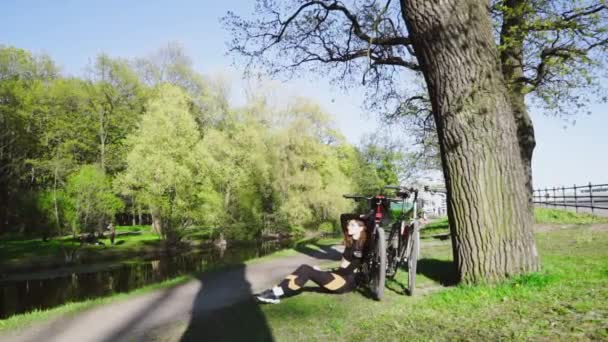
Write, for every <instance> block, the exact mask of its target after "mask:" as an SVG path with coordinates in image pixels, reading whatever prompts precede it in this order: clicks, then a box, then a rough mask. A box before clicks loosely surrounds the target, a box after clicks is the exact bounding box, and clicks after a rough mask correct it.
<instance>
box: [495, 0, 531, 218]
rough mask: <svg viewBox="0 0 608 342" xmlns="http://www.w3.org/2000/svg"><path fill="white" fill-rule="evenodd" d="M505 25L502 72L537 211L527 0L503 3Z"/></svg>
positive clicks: (529, 187)
mask: <svg viewBox="0 0 608 342" xmlns="http://www.w3.org/2000/svg"><path fill="white" fill-rule="evenodd" d="M504 5H505V7H506V8H505V10H504V11H503V12H504V13H505V14H504V17H503V23H502V27H501V30H500V38H501V41H500V45H501V47H502V48H501V53H500V61H501V65H502V73H503V76H504V79H505V81H506V82H507V86H508V88H509V93H510V96H511V105H512V106H513V117H514V118H515V123H516V124H517V138H518V140H519V148H520V151H521V158H522V161H523V163H524V171H525V173H526V186H527V187H528V202H529V207H530V211H531V212H533V210H534V198H533V189H534V188H533V185H532V153H533V152H534V147H536V140H535V138H534V127H533V125H532V119H531V118H530V115H529V114H528V110H527V108H526V103H525V89H524V87H525V84H524V82H523V81H522V79H523V76H524V67H523V65H524V64H523V62H524V53H523V51H524V39H525V31H524V30H523V29H522V27H523V26H524V24H525V20H526V19H525V18H526V12H527V11H528V7H529V6H528V5H527V0H507V1H505V3H504Z"/></svg>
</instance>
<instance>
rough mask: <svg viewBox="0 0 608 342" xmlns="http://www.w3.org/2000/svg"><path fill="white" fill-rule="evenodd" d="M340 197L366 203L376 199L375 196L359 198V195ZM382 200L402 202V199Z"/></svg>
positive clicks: (387, 198)
mask: <svg viewBox="0 0 608 342" xmlns="http://www.w3.org/2000/svg"><path fill="white" fill-rule="evenodd" d="M342 197H344V198H348V199H354V200H366V201H371V200H373V199H375V198H376V197H375V196H371V197H367V196H361V195H342ZM383 199H386V200H389V201H391V202H401V201H403V198H390V197H383Z"/></svg>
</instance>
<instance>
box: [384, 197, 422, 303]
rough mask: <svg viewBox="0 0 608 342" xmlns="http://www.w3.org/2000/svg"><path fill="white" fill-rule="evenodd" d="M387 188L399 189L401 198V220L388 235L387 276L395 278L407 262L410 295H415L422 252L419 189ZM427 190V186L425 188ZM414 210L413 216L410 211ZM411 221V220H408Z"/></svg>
mask: <svg viewBox="0 0 608 342" xmlns="http://www.w3.org/2000/svg"><path fill="white" fill-rule="evenodd" d="M385 188H386V189H391V190H397V196H398V197H399V198H401V204H402V207H401V214H400V220H399V221H397V222H396V223H395V224H393V226H392V228H391V231H390V233H389V237H388V248H387V251H386V254H387V269H386V276H387V277H388V278H390V279H392V278H394V277H395V275H396V274H397V271H398V270H399V267H401V266H402V264H404V263H406V264H407V273H408V277H407V281H408V283H407V290H408V293H409V295H410V296H413V295H414V289H415V287H416V268H417V265H418V256H419V254H420V219H419V218H418V207H417V202H418V189H414V188H409V189H408V188H404V187H399V186H387V187H385ZM425 191H427V188H425ZM412 195H413V199H412V207H411V209H409V210H406V209H405V203H406V200H407V199H409V198H410V197H411V196H412ZM410 210H411V212H412V215H411V217H408V213H409V212H410ZM408 221H409V222H408Z"/></svg>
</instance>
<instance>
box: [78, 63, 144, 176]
mask: <svg viewBox="0 0 608 342" xmlns="http://www.w3.org/2000/svg"><path fill="white" fill-rule="evenodd" d="M86 89H87V93H88V101H89V106H90V111H91V112H92V113H93V114H94V115H95V118H94V121H93V122H92V127H95V129H96V131H97V142H98V151H99V152H98V156H99V157H98V160H99V163H100V165H101V168H102V170H104V172H106V171H109V172H110V173H112V174H113V173H115V172H117V171H120V170H121V169H123V168H124V160H125V155H126V150H125V149H124V144H123V142H124V139H125V137H126V135H127V134H128V133H129V132H131V131H132V130H133V129H134V128H135V125H136V123H137V121H138V120H139V118H140V116H141V114H142V113H143V105H144V103H145V101H146V96H147V94H146V92H145V89H144V88H143V87H142V86H141V85H140V83H139V79H138V77H137V75H136V74H135V72H134V71H133V70H131V67H130V65H129V63H128V62H127V61H126V60H121V59H113V58H110V57H109V56H107V55H105V54H101V55H99V56H98V57H97V59H96V60H95V63H94V64H93V65H92V67H91V68H90V70H89V82H88V84H87V87H86Z"/></svg>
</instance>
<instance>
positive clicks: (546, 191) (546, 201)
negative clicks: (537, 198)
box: [545, 187, 549, 207]
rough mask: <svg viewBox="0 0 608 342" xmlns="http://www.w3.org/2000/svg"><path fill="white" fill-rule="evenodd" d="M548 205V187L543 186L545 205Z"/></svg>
mask: <svg viewBox="0 0 608 342" xmlns="http://www.w3.org/2000/svg"><path fill="white" fill-rule="evenodd" d="M548 206H549V189H547V187H545V207H548Z"/></svg>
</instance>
